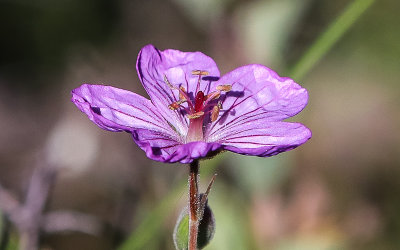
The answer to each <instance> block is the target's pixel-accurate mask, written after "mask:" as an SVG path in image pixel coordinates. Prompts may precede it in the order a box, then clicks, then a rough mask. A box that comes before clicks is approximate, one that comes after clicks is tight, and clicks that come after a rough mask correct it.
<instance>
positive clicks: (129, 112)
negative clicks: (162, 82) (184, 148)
mask: <svg viewBox="0 0 400 250" xmlns="http://www.w3.org/2000/svg"><path fill="white" fill-rule="evenodd" d="M72 102H73V103H74V104H75V105H76V106H77V107H78V108H79V109H80V110H81V111H82V112H84V113H85V114H86V115H87V116H88V117H89V119H90V120H91V121H93V122H94V123H95V124H96V125H97V126H99V127H100V128H102V129H105V130H110V131H117V132H118V131H127V132H133V131H135V130H137V129H147V130H152V131H155V132H157V133H162V134H165V135H166V136H169V137H170V138H173V139H174V140H177V141H179V140H180V137H179V135H178V134H177V133H176V132H175V131H174V129H173V128H172V127H171V126H169V125H168V123H167V122H166V121H165V119H164V118H163V117H162V116H161V115H160V114H159V113H157V112H156V108H155V107H154V105H153V104H152V103H151V101H150V100H147V99H146V98H144V97H142V96H140V95H137V94H135V93H132V92H130V91H127V90H123V89H118V88H114V87H110V86H103V85H88V84H83V85H82V86H81V87H79V88H76V89H74V90H73V91H72Z"/></svg>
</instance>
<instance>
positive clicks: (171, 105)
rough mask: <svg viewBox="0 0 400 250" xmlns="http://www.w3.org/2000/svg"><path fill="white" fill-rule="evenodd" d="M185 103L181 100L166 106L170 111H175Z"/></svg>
mask: <svg viewBox="0 0 400 250" xmlns="http://www.w3.org/2000/svg"><path fill="white" fill-rule="evenodd" d="M185 101H186V100H185V99H181V100H179V101H177V102H173V103H171V104H170V105H168V108H169V109H171V110H177V109H178V108H179V107H180V106H181V104H182V103H184V102H185Z"/></svg>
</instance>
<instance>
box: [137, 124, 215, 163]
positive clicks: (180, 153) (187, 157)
mask: <svg viewBox="0 0 400 250" xmlns="http://www.w3.org/2000/svg"><path fill="white" fill-rule="evenodd" d="M132 134H133V139H134V140H135V142H136V143H137V144H138V145H139V147H140V148H141V149H143V150H144V151H145V152H146V155H147V157H148V158H150V159H152V160H156V161H161V162H166V163H174V162H180V163H190V162H192V161H193V160H195V159H199V158H204V157H207V156H210V155H211V154H213V153H216V152H219V151H220V150H221V148H222V145H221V144H219V143H206V142H191V143H187V144H181V143H178V142H176V141H174V140H171V139H170V138H168V137H167V136H165V135H163V134H162V133H157V132H155V131H149V130H137V131H135V132H134V133H132Z"/></svg>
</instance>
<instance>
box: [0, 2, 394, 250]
mask: <svg viewBox="0 0 400 250" xmlns="http://www.w3.org/2000/svg"><path fill="white" fill-rule="evenodd" d="M350 2H351V1H349V0H338V1H328V0H201V1H199V0H197V1H196V0H168V1H165V0H164V1H163V0H147V1H140V0H86V1H79V0H58V1H50V0H40V1H23V0H13V1H12V0H0V34H1V39H0V48H1V49H0V51H1V52H0V129H1V132H0V183H1V185H2V186H3V187H4V188H5V189H7V190H8V191H9V192H10V193H11V194H12V195H13V196H14V197H15V198H16V199H18V200H19V201H20V202H23V201H24V199H25V196H26V193H27V190H28V188H29V183H30V180H31V177H32V175H33V174H34V169H35V168H38V167H37V166H39V167H41V166H42V165H51V166H54V167H55V168H56V172H57V173H56V178H55V180H54V183H53V185H52V186H51V188H50V192H49V196H48V201H47V203H46V206H45V208H44V213H51V212H54V211H70V212H74V213H80V214H84V215H87V216H90V218H91V219H93V220H92V222H93V221H95V222H96V223H94V224H93V223H92V224H93V225H95V226H96V228H95V229H96V230H87V231H85V230H77V231H74V230H65V231H63V230H61V231H57V230H53V231H52V230H49V231H48V232H44V233H43V234H42V237H41V242H42V243H41V246H42V249H60V250H64V249H65V250H67V249H99V250H102V249H104V250H105V249H118V248H119V247H120V249H174V247H173V242H172V232H173V228H174V223H175V220H176V218H177V216H178V214H179V211H180V209H181V208H182V207H183V206H184V205H185V202H186V199H187V194H186V189H185V188H186V186H185V185H186V179H187V167H186V166H184V165H180V164H169V165H167V164H161V163H157V162H154V161H151V160H149V159H147V158H146V156H145V154H144V153H143V152H142V151H141V150H140V149H139V148H138V147H137V146H136V145H135V143H134V142H133V140H132V139H131V137H130V136H129V135H128V134H126V133H111V132H105V131H102V130H101V129H99V128H97V127H96V126H95V125H94V124H92V123H91V122H90V121H89V120H88V119H87V117H86V116H85V115H84V114H82V113H81V112H80V111H79V110H78V109H77V108H76V107H75V106H74V105H73V104H72V103H71V102H70V91H71V90H72V89H73V88H76V87H78V86H79V85H81V84H82V83H93V84H107V85H113V86H115V87H119V88H124V89H128V90H131V91H134V92H136V93H139V94H141V95H146V94H145V91H144V89H143V88H142V87H141V84H140V82H139V80H138V77H137V74H136V70H135V63H136V57H137V54H138V52H139V50H140V49H141V48H142V47H143V46H144V45H146V44H149V43H152V44H154V45H155V46H157V47H158V48H159V49H161V50H164V49H168V48H174V49H179V50H182V51H202V52H204V53H206V54H207V55H209V56H211V57H212V58H213V59H214V60H215V61H216V62H217V64H218V66H219V68H220V71H221V73H222V74H224V73H227V72H229V71H230V70H233V69H234V68H236V67H239V66H241V65H244V64H250V63H260V64H264V65H267V66H268V67H270V68H272V69H274V70H276V71H277V72H278V73H279V74H280V75H285V74H288V72H290V69H291V67H292V66H293V65H295V64H296V62H297V61H298V60H299V59H300V58H301V56H302V55H303V54H304V52H305V51H306V50H307V49H308V48H309V47H310V46H311V44H312V43H313V41H315V39H316V38H317V37H318V36H319V35H320V34H321V33H322V32H324V30H326V27H327V26H328V25H329V24H330V23H331V22H332V21H333V20H334V19H335V18H336V17H337V16H338V15H340V13H341V12H342V11H343V10H344V9H345V7H346V6H347V4H348V3H350ZM399 8H400V2H399V1H395V0H379V1H375V3H374V4H373V5H372V7H371V8H369V9H368V10H367V11H366V12H365V14H364V15H362V16H361V17H360V18H359V19H358V20H357V21H356V22H355V24H354V26H353V27H352V28H351V29H350V30H349V32H347V33H346V34H345V35H344V36H343V38H342V39H341V40H340V41H339V42H338V43H337V44H336V45H335V46H334V47H333V49H332V50H330V51H329V53H328V54H327V55H326V56H324V57H323V58H322V60H321V61H319V62H318V64H317V65H316V66H315V67H313V68H312V69H311V71H309V72H308V74H307V75H306V76H305V77H302V78H301V79H297V80H299V83H300V84H301V85H302V86H303V87H305V88H307V89H308V91H309V96H310V98H309V104H308V106H307V107H306V109H305V110H304V111H303V112H302V113H301V114H299V115H298V116H296V117H295V118H293V119H291V120H293V121H300V122H302V123H304V124H306V125H307V126H308V127H309V128H310V129H311V130H312V131H313V137H312V139H311V140H310V141H308V142H307V143H306V144H305V145H303V146H301V147H299V148H297V149H295V150H293V151H290V152H287V153H283V154H281V155H278V156H276V157H272V158H256V157H245V156H240V155H234V154H230V153H224V154H221V155H219V156H218V157H217V158H215V159H213V160H209V161H208V160H207V161H203V162H201V184H202V187H201V188H202V189H203V190H204V189H205V187H206V185H207V183H208V181H209V179H210V176H211V174H212V173H214V172H216V173H218V177H217V179H216V183H215V185H214V187H213V189H212V192H211V194H210V201H209V205H210V206H211V208H212V209H213V211H214V214H215V217H216V223H217V227H216V233H215V237H214V239H213V241H212V242H211V244H210V245H209V246H208V247H206V248H205V249H208V250H213V249H218V250H221V249H222V250H224V249H278V250H293V249H295V250H297V249H299V250H300V249H307V250H310V249H316V250H321V249H367V250H368V249H399V248H400V238H399V237H398V236H399V235H400V212H399V211H400V198H399V197H400V181H398V180H399V178H400V133H399V128H400V115H399V107H400V98H399V97H400V85H399V80H398V79H399V76H400V71H399V68H400V32H399V30H398V26H399V24H400V18H399V16H398V10H399ZM286 76H290V75H286ZM67 221H68V219H67ZM0 226H1V231H2V233H1V236H0V237H2V242H4V241H5V239H6V238H7V242H8V243H9V246H8V249H15V248H13V246H14V247H15V244H16V242H18V237H19V235H18V230H17V229H16V227H15V225H10V223H9V222H7V220H4V217H3V220H1V222H0ZM83 227H85V225H83ZM4 229H7V230H8V232H9V233H8V234H7V233H4ZM78 231H82V232H78ZM4 249H7V248H4Z"/></svg>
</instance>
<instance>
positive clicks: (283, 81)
mask: <svg viewBox="0 0 400 250" xmlns="http://www.w3.org/2000/svg"><path fill="white" fill-rule="evenodd" d="M218 84H231V85H232V90H231V91H229V92H227V93H226V94H225V99H224V101H223V103H222V110H221V112H220V114H219V117H218V119H217V120H216V121H215V122H214V123H212V124H211V125H210V127H209V128H208V130H207V134H206V137H207V138H208V141H215V140H216V139H214V137H216V134H219V133H223V132H224V131H225V130H226V131H229V130H231V129H234V128H235V127H238V126H239V127H241V126H247V124H248V123H251V122H253V121H257V120H259V119H263V120H264V121H281V120H283V119H286V118H288V117H291V116H294V115H296V114H297V113H299V112H300V111H301V110H302V109H303V108H304V107H305V106H306V104H307V100H308V94H307V90H306V89H304V88H302V87H301V86H300V85H298V84H297V83H295V82H294V81H293V80H292V79H290V78H286V77H280V76H278V75H277V74H276V73H275V72H274V71H272V70H271V69H269V68H267V67H265V66H262V65H257V64H253V65H247V66H243V67H240V68H237V69H235V70H233V71H231V72H230V73H228V74H226V75H224V76H223V77H221V79H220V80H219V81H218Z"/></svg>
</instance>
